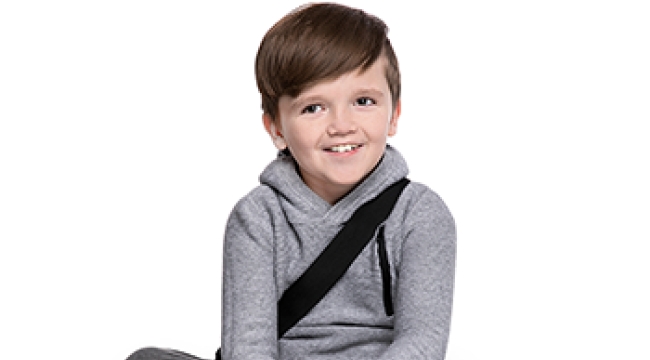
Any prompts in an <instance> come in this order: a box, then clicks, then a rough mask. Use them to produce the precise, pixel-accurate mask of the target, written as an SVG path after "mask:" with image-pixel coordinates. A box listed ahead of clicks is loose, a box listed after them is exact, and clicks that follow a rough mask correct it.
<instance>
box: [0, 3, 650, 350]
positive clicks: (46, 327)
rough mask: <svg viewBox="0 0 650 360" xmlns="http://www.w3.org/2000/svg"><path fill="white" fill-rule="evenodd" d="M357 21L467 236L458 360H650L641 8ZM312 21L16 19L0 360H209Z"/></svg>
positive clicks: (557, 7)
mask: <svg viewBox="0 0 650 360" xmlns="http://www.w3.org/2000/svg"><path fill="white" fill-rule="evenodd" d="M347 3H348V4H349V5H353V6H359V7H362V8H364V9H365V10H367V11H368V12H371V13H373V14H376V15H378V16H379V17H381V18H382V19H383V20H385V21H386V22H387V24H388V25H389V27H390V29H391V32H390V36H391V39H392V41H393V43H394V47H395V49H396V51H397V54H398V57H399V60H400V63H401V67H402V72H403V113H402V118H401V124H400V129H399V133H398V135H397V136H396V137H395V138H394V139H393V140H392V144H393V145H395V146H396V147H397V148H398V149H399V150H400V151H401V152H402V153H403V154H404V155H405V157H406V158H407V159H408V161H409V165H410V168H411V170H412V172H411V175H410V177H411V178H412V179H414V180H417V181H420V182H424V183H426V184H427V185H429V186H430V187H431V188H433V189H434V190H435V191H437V192H438V193H439V194H440V195H441V196H442V197H443V199H445V201H446V202H447V204H448V206H449V207H450V209H451V211H452V213H453V214H454V216H455V218H456V221H457V226H458V268H457V281H456V294H455V307H454V316H453V322H452V334H451V339H450V343H449V350H448V357H447V359H449V360H469V359H499V360H503V359H513V360H515V359H516V360H520V359H529V360H530V359H544V360H548V359H572V360H573V359H627V360H631V359H646V360H647V359H649V358H650V349H649V348H648V345H647V340H648V334H649V331H648V324H649V323H650V311H649V310H648V308H649V307H650V306H649V305H648V304H650V295H649V294H648V274H650V265H648V261H647V258H648V255H650V252H649V250H648V246H647V243H648V242H649V241H650V230H649V228H648V227H649V225H648V224H649V219H648V215H650V206H649V205H648V204H650V191H649V190H648V184H650V176H649V174H648V157H649V155H650V146H649V145H648V142H649V141H648V137H649V135H650V131H649V130H648V129H649V127H648V124H647V123H648V122H649V121H650V70H649V69H650V66H649V65H648V64H650V21H649V20H648V19H650V12H649V11H648V9H647V8H646V7H645V6H644V5H645V2H644V1H621V0H618V1H576V0H564V1H548V0H547V1H504V0H499V1H489V2H488V1H454V2H444V3H443V2H433V3H431V4H430V5H427V6H426V7H422V6H418V5H416V3H415V2H407V1H391V2H385V4H384V5H381V4H379V2H378V1H349V2H347ZM299 4H300V2H297V1H296V2H294V1H268V2H261V1H260V2H258V3H250V2H245V1H239V2H231V3H228V5H219V3H218V2H217V1H140V0H131V1H70V0H66V1H4V2H2V3H1V4H0V54H1V56H0V240H1V247H0V280H1V281H0V287H1V292H2V293H1V296H0V332H1V334H0V343H1V345H0V358H2V359H14V360H15V359H44V358H48V359H52V358H53V359H66V360H70V359H72V360H77V359H79V360H82V359H83V360H88V359H92V360H118V359H124V358H125V357H126V356H127V355H128V354H129V353H130V352H131V351H133V350H135V349H136V348H139V347H142V346H147V345H155V346H164V347H173V348H178V349H182V350H184V351H187V352H191V353H194V354H196V355H199V356H202V357H206V358H208V357H212V356H213V352H214V350H215V349H216V348H217V347H218V346H219V343H220V340H219V333H220V276H221V275H220V272H221V244H222V243H221V241H222V239H221V237H222V234H223V229H224V223H225V221H226V218H227V216H228V213H229V212H230V210H231V208H232V206H233V205H234V204H235V202H236V201H237V200H238V199H239V198H240V197H242V196H243V195H244V194H246V193H247V192H248V191H249V190H250V189H252V188H253V187H254V186H255V185H256V184H257V176H258V174H259V173H260V171H261V170H262V169H263V167H264V166H265V165H266V163H268V162H269V161H270V160H271V159H272V158H273V157H274V156H275V150H274V148H273V146H272V144H271V141H270V140H269V139H267V135H266V133H265V132H264V130H263V127H262V123H261V114H260V110H259V106H260V103H259V95H258V93H257V89H256V87H255V82H254V75H253V61H254V56H255V53H256V51H257V47H258V45H259V41H260V40H261V38H262V36H263V35H264V33H265V32H266V30H267V29H268V28H269V27H270V26H271V25H272V24H273V23H275V21H277V20H278V19H280V17H282V16H283V15H284V14H286V13H287V12H288V11H290V10H291V9H293V8H294V7H296V6H297V5H299Z"/></svg>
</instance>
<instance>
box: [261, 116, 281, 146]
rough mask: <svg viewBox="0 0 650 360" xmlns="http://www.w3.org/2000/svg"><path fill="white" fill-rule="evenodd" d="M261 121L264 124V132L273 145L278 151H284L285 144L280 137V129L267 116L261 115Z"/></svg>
mask: <svg viewBox="0 0 650 360" xmlns="http://www.w3.org/2000/svg"><path fill="white" fill-rule="evenodd" d="M262 121H263V122H264V128H265V129H266V132H267V133H269V135H270V136H271V140H273V144H274V145H275V147H276V148H277V149H278V150H284V149H286V148H287V143H286V141H284V137H283V136H282V129H281V128H279V127H278V126H277V125H276V122H275V121H274V120H273V118H271V116H270V115H269V114H263V115H262Z"/></svg>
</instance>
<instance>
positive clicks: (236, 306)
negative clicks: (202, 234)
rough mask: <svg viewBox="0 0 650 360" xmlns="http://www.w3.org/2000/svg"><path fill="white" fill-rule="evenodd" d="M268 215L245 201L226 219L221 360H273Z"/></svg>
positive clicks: (249, 200) (274, 307) (274, 338)
mask: <svg viewBox="0 0 650 360" xmlns="http://www.w3.org/2000/svg"><path fill="white" fill-rule="evenodd" d="M270 217H271V215H270V214H269V212H268V211H266V210H265V209H264V208H263V207H262V206H260V205H259V204H258V203H256V202H255V201H254V200H253V197H251V196H248V197H245V198H244V199H242V200H241V201H240V202H239V203H238V204H237V205H236V206H235V209H234V210H233V212H232V213H231V215H230V218H229V219H228V223H227V225H226V232H225V239H224V251H223V305H222V306H223V308H222V340H221V348H222V356H223V359H224V360H246V359H256V360H270V359H277V358H278V345H277V344H278V339H277V325H276V319H277V300H278V299H277V294H276V285H275V284H276V283H275V277H274V258H275V257H274V254H273V249H274V246H273V228H272V224H271V220H270Z"/></svg>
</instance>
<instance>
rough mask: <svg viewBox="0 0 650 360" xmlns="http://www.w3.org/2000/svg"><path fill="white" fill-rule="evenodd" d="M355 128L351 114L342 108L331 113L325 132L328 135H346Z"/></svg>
mask: <svg viewBox="0 0 650 360" xmlns="http://www.w3.org/2000/svg"><path fill="white" fill-rule="evenodd" d="M356 129H357V127H356V124H355V123H354V120H353V119H352V114H350V112H349V111H346V110H342V111H337V112H333V113H332V119H331V121H330V123H329V126H328V128H327V133H328V135H330V136H335V135H347V134H349V133H353V132H355V131H356Z"/></svg>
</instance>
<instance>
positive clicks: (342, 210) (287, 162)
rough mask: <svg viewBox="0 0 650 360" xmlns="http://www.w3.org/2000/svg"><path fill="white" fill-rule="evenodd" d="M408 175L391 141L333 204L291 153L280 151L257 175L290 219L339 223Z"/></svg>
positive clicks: (402, 160) (290, 220)
mask: <svg viewBox="0 0 650 360" xmlns="http://www.w3.org/2000/svg"><path fill="white" fill-rule="evenodd" d="M407 175H408V167H407V165H406V161H405V160H404V158H403V157H402V156H401V154H400V153H399V152H398V151H397V150H396V149H395V148H393V147H391V146H390V145H386V150H385V151H384V156H383V157H382V159H381V160H380V161H379V164H378V165H377V167H375V169H374V170H373V171H372V172H371V173H370V174H369V175H368V176H367V177H366V178H365V179H364V180H363V181H362V182H361V183H359V184H358V185H357V186H356V187H355V188H354V189H353V190H352V191H350V192H349V193H348V194H347V195H345V196H344V197H343V198H341V199H340V200H339V201H338V202H336V204H334V205H330V204H329V203H328V202H327V201H325V200H323V199H322V198H321V197H320V196H318V195H317V194H316V193H314V192H313V191H312V190H311V189H310V188H309V187H308V186H307V185H306V184H305V183H304V181H303V180H302V178H301V177H300V174H299V173H298V171H297V165H296V163H295V161H294V159H293V158H292V157H291V155H289V154H287V153H280V154H279V155H278V157H277V158H276V159H275V160H274V161H273V162H271V163H270V164H269V165H268V166H267V167H266V169H264V171H263V172H262V174H261V175H260V183H262V184H263V185H267V186H269V187H271V188H273V189H274V190H275V192H276V193H277V194H278V198H279V199H280V203H281V206H282V208H283V210H284V213H285V214H286V216H287V218H288V220H289V222H291V223H319V222H328V223H330V222H335V223H342V222H345V221H346V220H347V219H349V218H350V216H352V213H354V210H356V209H357V208H358V207H359V206H361V205H362V204H364V203H365V202H367V201H369V200H371V199H372V198H374V197H375V196H377V195H378V194H379V193H380V192H381V191H383V190H384V189H385V188H387V187H388V186H390V185H391V184H393V183H395V182H396V181H399V180H400V179H402V178H403V177H405V176H407Z"/></svg>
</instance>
